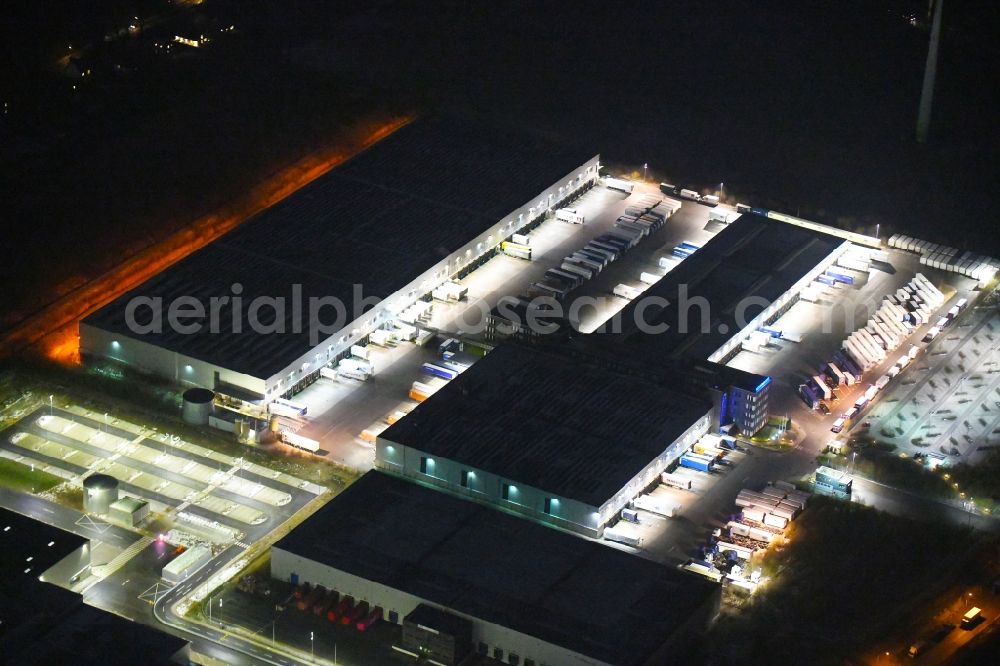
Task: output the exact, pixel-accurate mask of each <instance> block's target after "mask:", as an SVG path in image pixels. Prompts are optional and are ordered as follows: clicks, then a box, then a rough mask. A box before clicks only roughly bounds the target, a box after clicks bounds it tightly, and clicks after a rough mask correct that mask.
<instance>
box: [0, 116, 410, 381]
mask: <svg viewBox="0 0 1000 666" xmlns="http://www.w3.org/2000/svg"><path fill="white" fill-rule="evenodd" d="M411 120H412V118H411V117H402V118H394V119H392V120H390V121H388V122H385V123H382V124H380V125H377V126H374V127H373V126H371V125H368V126H366V127H364V128H363V129H360V130H358V133H357V136H354V137H351V138H350V139H347V140H345V141H343V142H341V144H340V145H338V146H336V147H335V148H333V149H331V150H326V151H322V152H318V153H315V154H312V155H310V156H308V157H306V158H304V159H302V160H300V161H298V162H296V163H295V164H293V165H292V166H290V167H288V168H285V169H282V170H281V171H279V172H278V173H276V174H275V175H274V176H273V177H272V178H269V179H268V180H267V181H266V182H264V183H263V184H261V185H260V186H258V187H256V188H254V189H253V191H251V192H250V194H249V195H248V196H247V197H245V198H242V199H240V200H239V201H237V202H235V203H234V204H233V205H231V206H229V207H227V208H225V209H223V210H221V211H218V212H216V213H213V214H210V215H206V216H205V217H203V218H201V219H199V220H196V221H195V222H194V223H192V224H191V225H189V226H187V227H185V228H184V229H181V230H180V231H178V232H177V233H175V234H173V235H172V236H170V237H169V238H167V239H165V240H164V241H163V242H161V243H157V244H156V245H154V246H152V247H149V248H146V249H145V250H143V251H141V252H139V253H138V254H137V255H135V256H133V257H132V258H130V259H128V260H127V261H126V262H124V263H123V264H121V265H120V266H118V267H117V268H115V269H113V270H111V271H109V272H108V273H105V274H104V275H102V276H99V277H97V278H96V279H94V280H91V281H89V282H87V283H86V284H84V285H83V286H81V287H79V288H77V289H75V290H73V291H72V292H70V293H69V294H67V295H66V296H64V297H63V298H61V299H60V300H58V301H56V302H55V303H53V304H52V305H50V306H49V307H47V308H45V309H44V310H42V311H40V312H38V313H36V314H35V315H33V316H31V317H29V318H27V319H26V320H24V321H23V322H21V323H20V324H18V325H17V326H16V327H14V328H13V329H12V330H11V331H10V332H8V333H7V334H6V335H4V336H3V338H2V339H0V356H2V355H5V354H9V353H13V352H16V351H18V350H21V349H25V348H29V347H33V348H36V349H38V350H39V351H40V352H41V353H42V354H44V355H45V356H46V357H47V358H49V359H50V360H53V361H56V362H58V363H62V364H76V363H79V362H80V334H79V323H80V320H82V319H83V318H84V317H86V316H87V315H89V314H90V313H92V312H94V311H95V310H97V309H99V308H101V307H103V306H104V305H106V304H108V303H110V302H111V301H113V300H114V299H116V298H118V297H119V296H121V295H122V294H124V293H125V292H127V291H129V290H130V289H133V288H135V287H137V286H139V285H140V284H142V283H143V282H145V281H146V280H148V279H149V278H151V277H153V276H154V275H156V274H158V273H160V272H161V271H163V270H164V269H165V268H167V267H169V266H171V265H173V264H175V263H177V262H178V261H180V260H181V259H183V258H184V257H186V256H188V255H189V254H191V253H192V252H194V251H196V250H199V249H201V248H202V247H204V246H205V245H207V244H209V243H211V242H212V241H214V240H215V239H217V238H218V237H219V236H221V235H223V234H225V233H226V232H228V231H230V230H232V229H234V228H235V227H237V226H238V225H239V224H240V223H241V222H243V221H245V220H247V219H248V218H250V217H252V216H253V215H255V214H256V213H259V212H260V211H262V210H264V209H265V208H268V207H269V206H272V205H274V204H275V203H277V202H279V201H281V200H282V199H284V198H285V197H287V196H288V195H290V194H292V193H293V192H295V191H296V190H298V189H300V188H301V187H303V186H305V185H307V184H309V183H311V182H312V181H314V180H315V179H316V178H319V177H320V176H322V175H323V174H325V173H327V172H328V171H329V170H330V169H332V168H333V167H335V166H337V165H338V164H341V163H343V162H345V161H346V160H347V159H349V158H350V157H352V156H354V155H356V154H357V153H359V152H361V151H362V150H364V149H366V148H368V147H369V146H371V145H373V144H374V143H377V142H378V141H380V140H382V139H383V138H385V137H387V136H389V135H390V134H392V133H393V132H395V131H396V130H397V129H399V128H401V127H403V126H404V125H406V124H407V123H409V122H410V121H411Z"/></svg>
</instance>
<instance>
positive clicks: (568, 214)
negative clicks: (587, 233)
mask: <svg viewBox="0 0 1000 666" xmlns="http://www.w3.org/2000/svg"><path fill="white" fill-rule="evenodd" d="M556 219H557V220H559V221H561V222H569V223H570V224H583V221H584V218H583V214H581V213H580V212H579V211H578V210H576V209H574V208H559V209H558V210H556Z"/></svg>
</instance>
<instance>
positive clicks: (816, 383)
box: [812, 375, 833, 400]
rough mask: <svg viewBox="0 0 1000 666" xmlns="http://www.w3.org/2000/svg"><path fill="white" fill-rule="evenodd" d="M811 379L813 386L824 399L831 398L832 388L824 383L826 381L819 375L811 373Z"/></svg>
mask: <svg viewBox="0 0 1000 666" xmlns="http://www.w3.org/2000/svg"><path fill="white" fill-rule="evenodd" d="M812 381H813V384H812V386H813V388H815V389H816V390H817V391H818V392H819V393H820V395H822V396H823V399H824V400H830V399H831V398H833V390H832V389H831V388H830V387H829V386H827V385H826V382H825V381H823V378H822V377H820V376H819V375H813V376H812Z"/></svg>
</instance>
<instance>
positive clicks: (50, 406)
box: [49, 395, 52, 416]
mask: <svg viewBox="0 0 1000 666" xmlns="http://www.w3.org/2000/svg"><path fill="white" fill-rule="evenodd" d="M49 416H52V396H51V395H50V396H49Z"/></svg>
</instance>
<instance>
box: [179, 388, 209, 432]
mask: <svg viewBox="0 0 1000 666" xmlns="http://www.w3.org/2000/svg"><path fill="white" fill-rule="evenodd" d="M214 400H215V393H214V392H212V391H209V390H208V389H206V388H192V389H188V390H187V391H184V413H183V416H184V422H185V423H190V424H192V425H208V417H209V416H211V414H212V403H213V401H214Z"/></svg>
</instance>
